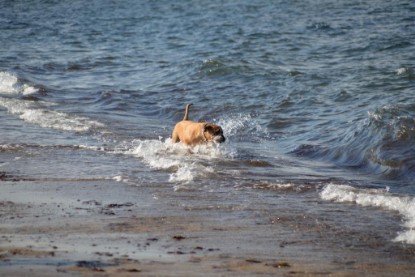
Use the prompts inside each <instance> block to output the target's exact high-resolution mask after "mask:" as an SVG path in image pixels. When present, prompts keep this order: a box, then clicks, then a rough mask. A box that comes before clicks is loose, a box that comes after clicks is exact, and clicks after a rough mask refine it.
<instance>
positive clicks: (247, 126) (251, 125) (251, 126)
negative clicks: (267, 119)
mask: <svg viewBox="0 0 415 277" xmlns="http://www.w3.org/2000/svg"><path fill="white" fill-rule="evenodd" d="M218 124H219V125H220V126H221V127H222V129H223V131H224V134H225V136H229V137H232V136H235V135H236V134H241V133H242V132H245V131H248V132H255V134H257V135H258V134H259V135H261V136H268V131H267V130H266V129H264V128H262V127H261V125H259V124H258V122H257V121H256V120H255V119H254V118H253V117H252V116H251V115H250V114H238V115H233V116H230V117H228V118H223V119H220V120H218Z"/></svg>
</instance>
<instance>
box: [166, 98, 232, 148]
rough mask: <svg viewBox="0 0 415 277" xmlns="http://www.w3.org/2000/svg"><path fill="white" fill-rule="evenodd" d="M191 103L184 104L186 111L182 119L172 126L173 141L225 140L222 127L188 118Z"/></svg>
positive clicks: (198, 142) (188, 142)
mask: <svg viewBox="0 0 415 277" xmlns="http://www.w3.org/2000/svg"><path fill="white" fill-rule="evenodd" d="M191 105H192V104H187V105H186V112H185V114H184V118H183V120H182V121H180V122H178V123H177V124H176V126H175V127H174V130H173V134H172V141H173V143H176V142H182V143H184V144H187V145H196V144H203V143H208V142H214V143H222V142H225V140H226V139H225V137H224V136H223V131H222V128H221V127H220V126H218V125H215V124H213V123H204V122H193V121H190V120H188V117H189V108H190V106H191Z"/></svg>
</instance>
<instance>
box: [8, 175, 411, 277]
mask: <svg viewBox="0 0 415 277" xmlns="http://www.w3.org/2000/svg"><path fill="white" fill-rule="evenodd" d="M0 192H1V193H0V222H1V225H0V274H1V275H2V276H25V275H30V276H412V275H413V273H414V272H415V265H414V260H415V258H414V257H415V255H414V253H415V252H414V251H415V248H414V247H413V246H410V245H405V244H400V243H393V242H390V240H391V238H393V237H394V236H395V235H396V234H395V233H391V234H389V235H390V237H383V236H384V235H382V232H381V231H380V230H379V229H378V228H381V227H380V226H376V223H374V222H370V219H365V218H359V211H358V210H356V208H354V210H355V211H353V210H352V207H351V211H350V214H345V215H344V216H345V217H352V216H353V217H355V219H356V220H355V221H356V225H355V226H341V225H339V224H341V220H339V222H330V221H329V220H325V213H327V212H330V209H331V208H332V207H331V205H332V204H331V203H330V202H328V203H325V204H322V203H320V204H319V207H320V208H318V209H319V210H318V209H317V208H316V207H317V204H318V203H313V201H314V200H312V199H313V198H312V195H313V194H315V193H317V192H316V191H313V190H311V191H305V192H304V194H305V196H306V195H307V194H310V197H309V199H310V203H309V205H310V210H308V211H304V210H303V209H301V205H303V204H304V203H299V204H298V206H296V205H295V204H293V203H294V202H295V199H293V197H295V196H296V195H295V194H291V193H290V192H288V191H284V190H281V191H280V192H279V194H278V197H279V201H278V202H279V203H280V204H275V205H267V204H266V203H265V202H266V199H265V200H264V199H262V200H261V201H259V197H258V195H259V192H258V191H252V190H246V189H244V188H239V189H238V193H232V192H230V191H223V192H215V193H206V192H204V193H201V192H200V191H196V190H182V191H176V192H174V191H173V190H172V189H171V188H166V187H162V186H160V187H157V188H155V187H132V186H128V185H126V184H123V183H119V182H116V181H113V180H100V179H91V180H69V179H44V180H29V179H19V178H17V177H11V176H7V175H5V174H3V175H2V179H1V182H0ZM261 193H263V192H261ZM247 194H250V195H249V198H250V201H249V202H250V203H247V202H248V201H243V199H244V198H245V199H246V197H247ZM238 195H244V196H243V197H239V196H238ZM272 195H273V196H272ZM271 196H272V197H274V198H275V192H273V194H270V195H269V197H271ZM262 197H263V196H262ZM304 198H305V199H307V198H308V197H307V196H306V197H304ZM314 202H315V201H314ZM261 203H262V204H261ZM284 206H289V208H288V209H285V208H284ZM265 207H266V209H265ZM333 207H335V206H333ZM379 212H381V211H379ZM391 216H392V215H391ZM349 220H350V219H347V218H346V219H344V221H345V222H349ZM365 221H366V222H365ZM364 223H367V224H374V226H373V231H372V232H371V233H370V234H365V233H364V232H361V230H359V228H363V227H362V226H359V225H362V224H364ZM378 224H379V225H381V223H378Z"/></svg>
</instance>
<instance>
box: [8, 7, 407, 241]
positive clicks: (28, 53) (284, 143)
mask: <svg viewBox="0 0 415 277" xmlns="http://www.w3.org/2000/svg"><path fill="white" fill-rule="evenodd" d="M414 12H415V3H414V2H413V1H395V2H393V3H392V2H385V1H291V2H287V3H285V2H283V1H277V2H273V3H269V2H268V1H257V2H256V3H251V2H250V1H238V2H237V3H233V2H230V3H227V2H221V1H210V2H209V3H204V2H203V3H202V2H199V1H190V2H186V3H173V2H170V1H156V2H151V3H147V2H144V1H143V2H142V1H122V2H118V1H117V2H112V1H89V2H88V3H85V2H84V1H71V2H67V3H66V2H62V1H33V3H28V2H27V1H4V2H2V3H1V4H0V39H1V41H2V50H1V51H0V128H1V129H0V172H2V174H3V175H4V176H5V177H3V179H8V180H12V179H13V178H16V179H18V180H22V179H26V180H33V179H36V180H45V179H49V180H51V179H52V180H55V179H56V180H59V179H65V180H91V179H99V180H115V181H119V182H123V183H127V184H129V185H131V186H136V187H137V188H140V187H152V186H154V187H160V186H161V187H164V188H168V189H169V190H168V191H169V192H171V193H172V194H174V193H192V192H193V193H200V192H212V193H215V192H216V193H221V192H223V191H227V192H229V191H234V192H235V193H239V194H240V195H239V197H240V198H242V199H245V201H248V202H249V195H250V194H249V193H247V191H252V190H253V191H257V192H258V193H259V194H260V195H262V193H263V197H264V199H265V197H268V195H269V193H271V195H274V197H275V199H274V200H270V199H268V198H267V199H266V201H265V200H264V203H268V205H272V204H273V203H272V201H280V199H279V198H278V196H279V195H280V194H281V193H288V194H290V196H291V197H294V198H296V199H298V201H299V204H298V203H296V204H295V205H297V204H298V205H300V206H301V205H303V208H304V209H307V205H308V204H307V203H308V201H310V200H309V199H310V198H311V199H313V200H312V201H317V202H318V201H323V202H322V203H329V202H334V203H335V205H336V207H337V208H336V209H337V210H338V211H339V212H338V213H336V212H332V213H329V214H328V215H327V216H328V217H331V218H333V219H334V218H336V217H338V216H340V215H341V214H342V213H344V212H345V211H348V208H346V207H348V205H349V204H352V205H356V207H359V209H362V211H361V212H362V213H364V214H365V215H368V217H370V216H373V217H374V218H372V220H373V221H375V222H376V221H378V222H383V220H387V224H385V226H394V227H390V228H389V229H388V228H386V229H385V234H388V233H389V232H390V231H391V230H393V231H394V232H395V236H392V237H391V238H390V240H391V241H393V242H403V243H409V244H414V243H415V232H414V228H415V215H414V214H413V211H414V210H415V203H414V197H415V186H414V181H413V180H414V177H415V147H414V142H415V102H414V100H413V93H414V82H415V73H414V70H415V65H414V62H413V61H414V56H413V53H414V52H415V51H414V50H415V46H414V44H413V41H415V40H414V39H415V34H414V32H413V30H414V27H415V26H414V25H415V23H414V22H415V17H414ZM187 103H193V104H194V106H192V108H191V112H190V118H191V119H193V120H195V121H198V120H201V121H211V122H214V123H216V124H219V125H221V126H222V127H223V129H224V134H225V136H226V137H227V141H226V143H224V144H222V145H214V146H206V145H204V146H200V147H196V149H192V150H189V149H188V148H187V147H184V146H182V145H180V144H178V145H174V144H172V143H171V142H170V140H169V136H170V133H171V130H172V128H173V126H174V124H175V123H176V122H177V121H179V120H180V119H181V118H182V117H183V113H184V107H185V104H187ZM16 176H17V177H16ZM137 193H139V189H138V190H137ZM245 193H246V198H244V195H245ZM270 202H271V203H270ZM346 203H347V204H346ZM274 204H275V203H274ZM286 204H288V205H294V204H293V203H291V202H288V203H286ZM367 207H369V208H367ZM293 208H294V207H293ZM373 208H374V209H373ZM263 209H264V210H266V209H267V204H264V206H263ZM375 211H376V212H375ZM379 211H381V212H379ZM391 214H393V215H394V216H392V217H390V215H391ZM385 218H386V219H385ZM401 219H402V220H403V222H401ZM370 228H371V227H370V226H367V225H363V227H362V232H368V233H370ZM396 229H400V230H401V231H398V232H396Z"/></svg>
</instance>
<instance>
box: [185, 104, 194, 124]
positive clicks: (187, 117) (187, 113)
mask: <svg viewBox="0 0 415 277" xmlns="http://www.w3.org/2000/svg"><path fill="white" fill-rule="evenodd" d="M192 105H193V104H187V105H186V112H185V114H184V117H183V121H184V120H189V108H190V106H192Z"/></svg>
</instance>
